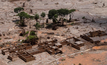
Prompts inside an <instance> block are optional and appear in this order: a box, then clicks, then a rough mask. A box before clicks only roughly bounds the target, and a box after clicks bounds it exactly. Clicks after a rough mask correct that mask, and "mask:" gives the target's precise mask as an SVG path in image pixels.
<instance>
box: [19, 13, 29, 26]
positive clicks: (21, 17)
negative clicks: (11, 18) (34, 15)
mask: <svg viewBox="0 0 107 65" xmlns="http://www.w3.org/2000/svg"><path fill="white" fill-rule="evenodd" d="M17 16H19V17H20V25H21V26H24V25H25V21H24V20H25V18H26V19H28V18H31V16H30V15H28V14H27V13H25V12H20V13H18V14H17Z"/></svg>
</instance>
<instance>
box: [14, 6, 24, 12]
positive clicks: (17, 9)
mask: <svg viewBox="0 0 107 65" xmlns="http://www.w3.org/2000/svg"><path fill="white" fill-rule="evenodd" d="M22 10H24V8H22V7H17V8H15V9H14V12H15V13H19V12H20V11H22Z"/></svg>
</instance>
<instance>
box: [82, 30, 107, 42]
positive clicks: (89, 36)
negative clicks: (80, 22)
mask: <svg viewBox="0 0 107 65" xmlns="http://www.w3.org/2000/svg"><path fill="white" fill-rule="evenodd" d="M80 37H81V38H83V39H85V40H87V41H89V42H91V43H95V44H98V43H100V42H101V40H104V39H106V38H107V33H105V32H104V31H100V30H98V31H94V32H89V33H86V34H84V35H80Z"/></svg>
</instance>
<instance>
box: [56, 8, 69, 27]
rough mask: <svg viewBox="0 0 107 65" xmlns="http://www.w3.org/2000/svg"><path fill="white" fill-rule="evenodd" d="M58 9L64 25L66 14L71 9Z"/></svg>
mask: <svg viewBox="0 0 107 65" xmlns="http://www.w3.org/2000/svg"><path fill="white" fill-rule="evenodd" d="M57 11H58V15H59V16H60V17H61V18H60V20H61V21H62V25H64V21H65V20H64V17H65V15H68V14H69V10H68V9H59V10H57Z"/></svg>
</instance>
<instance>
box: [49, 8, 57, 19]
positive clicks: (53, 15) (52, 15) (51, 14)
mask: <svg viewBox="0 0 107 65" xmlns="http://www.w3.org/2000/svg"><path fill="white" fill-rule="evenodd" d="M57 14H58V11H57V10H55V9H52V10H50V11H49V13H48V18H49V19H53V18H54V17H55V16H56V15H57Z"/></svg>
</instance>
